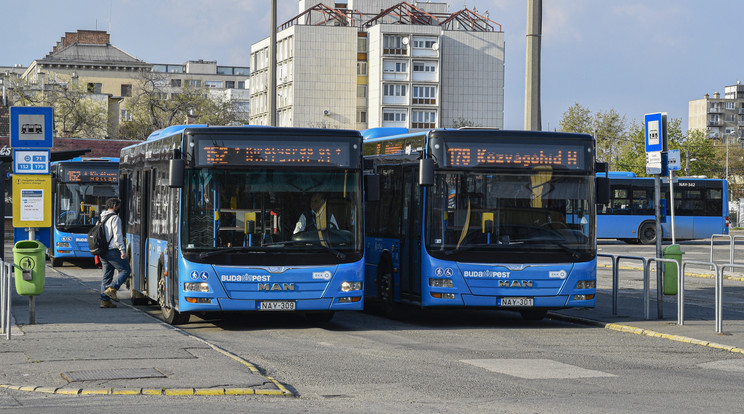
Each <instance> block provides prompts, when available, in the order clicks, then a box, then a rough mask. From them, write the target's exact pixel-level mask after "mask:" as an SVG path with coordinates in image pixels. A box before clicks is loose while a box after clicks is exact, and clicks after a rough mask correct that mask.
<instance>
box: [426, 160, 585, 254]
mask: <svg viewBox="0 0 744 414" xmlns="http://www.w3.org/2000/svg"><path fill="white" fill-rule="evenodd" d="M592 179H593V177H589V176H578V175H562V174H561V173H558V172H555V171H553V170H552V169H550V167H537V168H535V169H534V170H533V172H532V173H530V174H524V173H520V174H509V173H499V174H493V173H488V172H479V171H460V172H452V171H440V172H437V174H436V176H435V185H434V187H433V188H432V191H430V192H429V205H430V206H431V207H430V208H429V209H428V211H429V216H428V218H427V223H428V224H427V228H426V231H427V234H426V241H427V244H426V247H427V249H428V251H429V253H430V254H431V255H432V256H434V257H437V258H441V259H445V258H446V259H449V260H458V261H470V262H481V263H485V262H491V263H493V262H502V263H510V262H511V263H514V262H517V263H540V262H546V263H547V262H576V261H588V260H591V259H592V258H593V257H594V254H595V247H594V240H595V236H594V227H595V226H594V218H593V217H594V205H592V204H589V202H588V201H587V200H590V199H592V197H589V194H587V192H588V191H589V189H592V188H593V184H592V183H591V182H590V181H591V180H592ZM484 253H485V254H484Z"/></svg>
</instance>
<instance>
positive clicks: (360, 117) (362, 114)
mask: <svg viewBox="0 0 744 414" xmlns="http://www.w3.org/2000/svg"><path fill="white" fill-rule="evenodd" d="M357 122H359V123H366V122H367V111H359V112H357Z"/></svg>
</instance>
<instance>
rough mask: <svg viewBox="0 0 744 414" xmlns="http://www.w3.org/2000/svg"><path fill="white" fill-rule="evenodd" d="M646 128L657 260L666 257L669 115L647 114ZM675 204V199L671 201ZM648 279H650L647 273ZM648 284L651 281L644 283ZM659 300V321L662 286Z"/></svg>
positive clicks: (657, 277) (658, 276) (647, 167)
mask: <svg viewBox="0 0 744 414" xmlns="http://www.w3.org/2000/svg"><path fill="white" fill-rule="evenodd" d="M644 118H645V119H644V121H645V126H646V173H647V174H653V175H654V212H655V214H656V258H657V259H660V258H662V257H663V255H664V251H663V249H662V239H663V237H664V233H663V230H662V228H661V176H662V175H666V170H667V162H666V155H667V154H666V152H667V114H666V112H657V113H652V114H646V115H645V117H644ZM671 202H672V203H673V202H674V201H673V199H672V201H671ZM661 275H662V268H661V266H658V265H657V266H656V280H657V281H658V280H661ZM646 277H647V278H648V277H650V275H649V274H648V272H646ZM644 282H645V283H648V282H649V281H647V280H646V281H644ZM656 292H657V298H658V300H659V319H661V318H663V314H662V312H663V307H662V304H661V300H663V296H662V294H663V289H662V288H661V286H657V287H656Z"/></svg>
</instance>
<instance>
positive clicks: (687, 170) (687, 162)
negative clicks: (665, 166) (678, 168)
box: [685, 150, 697, 177]
mask: <svg viewBox="0 0 744 414" xmlns="http://www.w3.org/2000/svg"><path fill="white" fill-rule="evenodd" d="M690 161H692V162H695V161H697V158H695V157H693V158H692V159H690V151H689V150H685V175H686V176H688V177H689V176H690Z"/></svg>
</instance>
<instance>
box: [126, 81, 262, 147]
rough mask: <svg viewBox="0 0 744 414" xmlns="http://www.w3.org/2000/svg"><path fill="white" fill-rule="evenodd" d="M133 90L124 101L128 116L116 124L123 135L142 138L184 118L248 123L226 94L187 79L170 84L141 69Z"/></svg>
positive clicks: (209, 121)
mask: <svg viewBox="0 0 744 414" xmlns="http://www.w3.org/2000/svg"><path fill="white" fill-rule="evenodd" d="M135 90H136V93H135V94H134V95H133V96H132V97H130V98H128V99H127V101H126V103H125V104H124V108H125V109H126V110H127V111H128V113H129V120H126V121H123V122H122V123H121V126H120V128H119V133H120V135H121V136H122V137H123V138H126V139H142V138H145V137H147V136H148V135H149V134H150V133H152V132H153V131H156V130H158V129H163V128H166V127H168V126H170V125H177V124H183V123H186V121H187V119H188V120H189V122H192V120H193V123H196V124H208V125H232V124H235V123H241V124H242V123H247V120H245V119H242V118H240V116H239V113H238V112H237V111H236V110H235V109H234V108H233V106H232V104H231V103H230V101H229V100H228V99H227V98H226V97H224V96H217V95H212V94H210V91H209V88H206V87H200V86H192V85H191V84H190V83H187V84H186V86H184V87H173V86H171V85H170V83H169V80H168V79H167V78H165V77H163V76H162V75H159V74H157V73H143V75H142V77H141V78H140V79H139V81H138V88H136V89H135Z"/></svg>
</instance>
